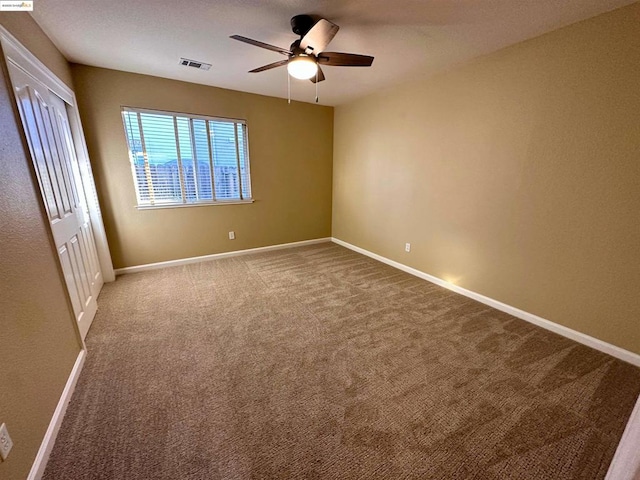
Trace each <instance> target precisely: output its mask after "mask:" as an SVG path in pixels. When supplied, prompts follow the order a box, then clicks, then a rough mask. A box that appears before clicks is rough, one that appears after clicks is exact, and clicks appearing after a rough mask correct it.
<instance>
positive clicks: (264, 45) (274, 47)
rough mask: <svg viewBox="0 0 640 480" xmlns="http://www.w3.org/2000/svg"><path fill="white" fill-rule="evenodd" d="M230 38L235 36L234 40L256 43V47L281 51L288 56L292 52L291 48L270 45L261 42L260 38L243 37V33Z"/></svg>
mask: <svg viewBox="0 0 640 480" xmlns="http://www.w3.org/2000/svg"><path fill="white" fill-rule="evenodd" d="M229 38H233V39H234V40H239V41H241V42H244V43H248V44H249V45H254V46H256V47H260V48H266V49H267V50H271V51H272V52H278V53H281V54H282V55H286V56H287V57H288V56H290V55H291V54H292V53H291V52H290V51H289V50H286V49H284V48H280V47H276V46H273V45H269V44H268V43H264V42H260V41H258V40H253V39H252V38H247V37H243V36H241V35H231V36H230V37H229Z"/></svg>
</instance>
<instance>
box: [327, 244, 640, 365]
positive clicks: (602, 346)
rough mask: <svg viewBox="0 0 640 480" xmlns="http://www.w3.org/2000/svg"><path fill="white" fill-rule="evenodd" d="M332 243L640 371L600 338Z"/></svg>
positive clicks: (639, 358)
mask: <svg viewBox="0 0 640 480" xmlns="http://www.w3.org/2000/svg"><path fill="white" fill-rule="evenodd" d="M331 241H332V242H334V243H337V244H338V245H342V246H343V247H346V248H348V249H350V250H353V251H354V252H358V253H361V254H363V255H366V256H367V257H371V258H373V259H375V260H378V261H380V262H382V263H386V264H387V265H391V266H392V267H395V268H397V269H399V270H402V271H404V272H407V273H410V274H411V275H415V276H416V277H419V278H422V279H424V280H427V281H429V282H431V283H435V284H436V285H439V286H441V287H444V288H447V289H449V290H452V291H454V292H456V293H459V294H461V295H464V296H465V297H469V298H472V299H474V300H477V301H478V302H480V303H484V304H485V305H489V306H490V307H493V308H495V309H496V310H500V311H502V312H505V313H508V314H509V315H513V316H514V317H517V318H520V319H522V320H525V321H527V322H530V323H533V324H534V325H537V326H539V327H542V328H544V329H546V330H549V331H551V332H554V333H557V334H559V335H562V336H563V337H567V338H570V339H571V340H575V341H576V342H579V343H582V344H583V345H587V346H588V347H591V348H595V349H596V350H600V351H601V352H604V353H607V354H609V355H611V356H612V357H616V358H619V359H620V360H623V361H625V362H627V363H630V364H632V365H635V366H636V367H640V355H638V354H636V353H633V352H630V351H628V350H625V349H623V348H620V347H616V346H615V345H611V344H610V343H607V342H604V341H602V340H598V339H597V338H594V337H591V336H589V335H586V334H584V333H581V332H578V331H576V330H572V329H571V328H568V327H565V326H563V325H559V324H557V323H554V322H552V321H550V320H546V319H544V318H542V317H538V316H537V315H534V314H532V313H529V312H525V311H524V310H520V309H519V308H516V307H512V306H511V305H507V304H506V303H502V302H499V301H498V300H494V299H493V298H489V297H485V296H484V295H481V294H479V293H476V292H472V291H471V290H467V289H466V288H462V287H459V286H457V285H453V284H452V283H449V282H447V281H446V280H442V279H441V278H438V277H434V276H433V275H429V274H428V273H424V272H421V271H420V270H417V269H415V268H412V267H408V266H406V265H404V264H402V263H400V262H396V261H394V260H390V259H388V258H386V257H383V256H382V255H378V254H377V253H373V252H370V251H368V250H365V249H364V248H360V247H356V246H355V245H351V244H350V243H347V242H345V241H343V240H340V239H338V238H334V237H332V238H331Z"/></svg>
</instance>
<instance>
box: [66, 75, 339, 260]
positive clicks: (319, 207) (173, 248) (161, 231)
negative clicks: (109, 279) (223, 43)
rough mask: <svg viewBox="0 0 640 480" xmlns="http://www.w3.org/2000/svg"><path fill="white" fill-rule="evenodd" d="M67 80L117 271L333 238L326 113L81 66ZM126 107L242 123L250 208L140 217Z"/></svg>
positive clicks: (165, 212)
mask: <svg viewBox="0 0 640 480" xmlns="http://www.w3.org/2000/svg"><path fill="white" fill-rule="evenodd" d="M72 71H73V79H74V83H75V86H76V95H77V97H78V104H79V107H80V115H81V117H82V122H83V125H84V130H85V135H86V137H87V144H88V147H89V154H90V157H91V161H92V166H93V171H94V175H95V177H96V182H97V187H98V194H99V197H100V204H101V206H102V213H103V216H104V220H105V226H106V230H107V237H108V240H109V246H110V248H111V254H112V258H113V263H114V267H115V268H121V267H126V266H132V265H141V264H146V263H151V262H159V261H164V260H173V259H179V258H186V257H193V256H199V255H207V254H212V253H219V252H226V251H232V250H241V249H246V248H253V247H260V246H265V245H274V244H279V243H286V242H295V241H299V240H308V239H313V238H320V237H327V236H329V235H330V233H331V178H332V148H333V147H332V141H333V138H332V136H333V108H331V107H322V106H316V105H312V104H305V103H297V102H293V103H291V105H288V104H287V102H286V100H282V99H277V98H272V97H264V96H260V95H253V94H249V93H241V92H236V91H231V90H223V89H219V88H213V87H207V86H203V85H196V84H192V83H185V82H179V81H175V80H167V79H162V78H158V77H150V76H146V75H137V74H132V73H124V72H118V71H115V70H106V69H101V68H94V67H87V66H81V65H73V66H72ZM203 74H205V75H206V73H204V72H203ZM123 105H126V106H133V107H144V108H151V109H159V110H167V111H175V112H187V113H195V114H204V115H212V116H219V117H229V118H241V119H246V120H247V125H248V132H249V154H250V162H251V177H252V190H253V196H254V198H255V200H256V201H255V203H253V204H247V205H215V206H201V207H189V208H172V209H157V210H137V209H136V207H135V205H136V196H135V190H134V186H133V180H132V177H131V167H130V164H129V157H128V153H127V146H126V143H125V136H124V129H123V126H122V117H121V113H120V108H121V106H123ZM230 230H233V231H235V233H236V240H229V239H228V232H229V231H230Z"/></svg>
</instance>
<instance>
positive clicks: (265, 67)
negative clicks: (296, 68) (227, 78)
mask: <svg viewBox="0 0 640 480" xmlns="http://www.w3.org/2000/svg"><path fill="white" fill-rule="evenodd" d="M287 63H289V60H279V61H277V62H273V63H270V64H269V65H263V66H262V67H258V68H254V69H253V70H249V73H259V72H264V71H265V70H271V69H272V68H277V67H284V66H285V65H286V64H287Z"/></svg>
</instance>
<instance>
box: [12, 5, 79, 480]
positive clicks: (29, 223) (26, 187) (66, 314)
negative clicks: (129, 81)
mask: <svg viewBox="0 0 640 480" xmlns="http://www.w3.org/2000/svg"><path fill="white" fill-rule="evenodd" d="M10 15H11V14H4V13H3V14H0V24H2V25H5V26H6V24H5V21H6V20H7V18H10ZM19 15H21V14H19ZM28 18H29V19H30V17H28ZM9 24H10V25H11V26H14V25H16V23H15V22H9ZM21 25H22V26H23V27H24V28H26V30H19V32H14V33H16V35H17V33H20V36H21V37H23V38H31V39H38V40H37V41H38V42H42V32H41V31H40V30H39V29H38V28H37V27H36V26H35V24H33V23H32V22H29V21H27V22H25V23H24V24H21ZM21 28H22V27H21ZM45 43H46V42H45ZM51 48H55V47H52V45H49V47H48V50H51ZM46 50H47V49H46V48H45V49H43V50H39V51H46ZM0 56H1V54H0ZM43 60H45V59H43ZM0 64H2V68H4V62H0ZM7 78H8V77H6V71H4V70H1V69H0V132H2V135H1V136H0V170H1V171H2V175H0V221H1V222H2V227H1V228H0V312H2V313H1V314H0V350H1V351H2V358H3V363H2V368H0V423H6V424H7V427H8V429H9V433H10V434H11V437H12V439H13V442H14V446H13V450H12V451H11V454H10V455H9V458H8V459H7V461H5V462H0V478H2V479H3V480H23V479H25V478H26V477H27V474H28V473H29V470H30V469H31V465H32V464H33V461H34V459H35V456H36V453H37V452H38V448H40V444H41V442H42V439H43V437H44V434H45V431H46V429H47V427H48V425H49V421H50V420H51V417H52V416H53V412H54V410H55V408H56V405H57V403H58V400H59V399H60V395H61V394H62V390H63V388H64V386H65V383H66V381H67V379H68V377H69V374H70V372H71V369H72V367H73V364H74V362H75V360H76V358H77V356H78V353H79V351H80V343H79V340H78V337H77V335H76V329H75V327H74V326H73V321H74V320H73V315H72V313H71V310H70V308H69V305H68V303H67V296H66V291H65V288H64V284H63V280H62V277H61V274H60V272H59V267H58V263H57V261H56V258H55V254H54V249H53V246H52V243H51V242H50V239H49V230H48V227H47V223H46V221H45V220H44V211H43V208H42V206H41V200H40V194H39V191H38V190H37V187H36V186H35V185H36V184H35V183H34V181H35V180H34V177H33V173H32V169H31V159H30V157H29V156H28V153H27V150H26V147H25V144H24V143H23V134H22V132H21V129H20V128H21V127H20V126H19V123H18V122H19V120H17V116H16V115H17V112H16V111H15V107H14V99H13V94H12V92H11V88H10V87H9V86H8V80H7ZM69 78H70V76H69Z"/></svg>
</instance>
